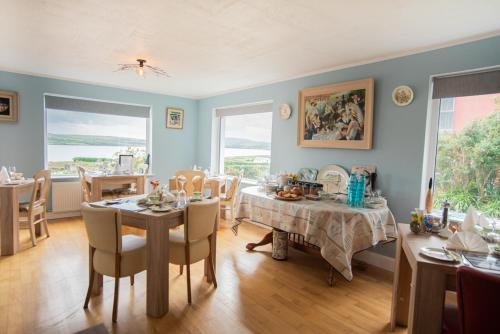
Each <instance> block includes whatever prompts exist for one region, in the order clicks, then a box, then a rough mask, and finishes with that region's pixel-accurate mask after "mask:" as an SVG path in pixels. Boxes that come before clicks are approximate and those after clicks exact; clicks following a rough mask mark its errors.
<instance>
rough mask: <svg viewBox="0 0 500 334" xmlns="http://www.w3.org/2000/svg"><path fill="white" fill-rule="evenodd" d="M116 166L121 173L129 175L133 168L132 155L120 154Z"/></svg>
mask: <svg viewBox="0 0 500 334" xmlns="http://www.w3.org/2000/svg"><path fill="white" fill-rule="evenodd" d="M118 164H119V165H120V167H121V170H122V172H123V173H126V174H131V173H132V169H133V166H134V156H133V155H132V154H120V156H119V157H118Z"/></svg>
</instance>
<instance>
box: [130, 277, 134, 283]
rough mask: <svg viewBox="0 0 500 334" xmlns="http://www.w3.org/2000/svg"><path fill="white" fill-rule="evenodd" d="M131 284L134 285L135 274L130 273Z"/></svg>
mask: <svg viewBox="0 0 500 334" xmlns="http://www.w3.org/2000/svg"><path fill="white" fill-rule="evenodd" d="M130 285H134V275H130Z"/></svg>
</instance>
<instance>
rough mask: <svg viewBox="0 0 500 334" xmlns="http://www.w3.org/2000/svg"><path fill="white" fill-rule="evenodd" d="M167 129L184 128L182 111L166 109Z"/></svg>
mask: <svg viewBox="0 0 500 334" xmlns="http://www.w3.org/2000/svg"><path fill="white" fill-rule="evenodd" d="M167 128H169V129H182V128H184V110H183V109H180V108H167Z"/></svg>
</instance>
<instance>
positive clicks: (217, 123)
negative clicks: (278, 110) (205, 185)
mask: <svg viewBox="0 0 500 334" xmlns="http://www.w3.org/2000/svg"><path fill="white" fill-rule="evenodd" d="M265 104H269V105H270V106H271V110H270V111H269V112H271V114H273V111H274V103H273V101H272V100H264V101H259V102H251V103H244V104H237V105H230V106H223V107H216V108H213V109H212V142H211V157H210V170H211V171H212V172H213V173H216V174H222V173H223V172H224V160H223V159H221V157H222V156H223V152H224V140H223V138H222V137H223V136H222V134H223V133H224V131H225V120H224V118H225V117H228V116H229V117H230V115H226V116H218V115H217V110H224V109H232V108H245V107H252V106H258V105H265ZM243 114H258V113H256V112H250V111H249V112H246V113H245V112H241V113H238V115H243ZM235 116H236V115H235ZM273 117H274V115H273ZM271 166H272V124H271V162H270V163H269V169H271ZM242 181H243V182H244V183H246V184H257V180H253V179H247V178H245V177H243V180H242Z"/></svg>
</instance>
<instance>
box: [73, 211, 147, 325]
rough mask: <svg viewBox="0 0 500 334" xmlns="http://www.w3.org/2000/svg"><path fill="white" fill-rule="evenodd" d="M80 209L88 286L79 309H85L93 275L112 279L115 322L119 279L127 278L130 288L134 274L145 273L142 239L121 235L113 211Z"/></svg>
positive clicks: (114, 320)
mask: <svg viewBox="0 0 500 334" xmlns="http://www.w3.org/2000/svg"><path fill="white" fill-rule="evenodd" d="M81 210H82V216H83V220H84V222H85V229H86V231H87V236H88V239H89V247H90V263H91V266H90V277H89V287H88V290H87V296H86V297H85V304H84V305H83V308H84V309H86V308H88V305H89V301H90V294H91V292H92V285H93V284H94V276H95V273H96V272H98V273H99V274H102V275H106V276H110V277H114V278H115V294H114V298H113V316H112V320H113V322H116V318H117V313H118V291H119V289H120V278H121V277H127V276H130V285H134V275H135V274H137V273H140V272H141V271H143V270H146V267H147V259H146V239H145V238H141V237H138V236H135V235H131V234H127V235H124V236H122V235H121V229H122V226H121V220H120V213H119V210H117V209H113V208H99V209H98V208H93V207H91V206H89V204H88V203H83V204H82V205H81Z"/></svg>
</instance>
